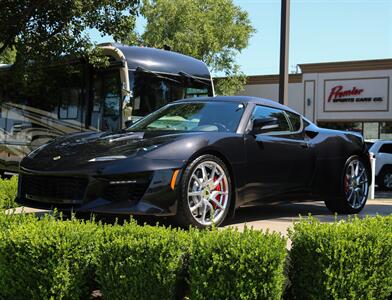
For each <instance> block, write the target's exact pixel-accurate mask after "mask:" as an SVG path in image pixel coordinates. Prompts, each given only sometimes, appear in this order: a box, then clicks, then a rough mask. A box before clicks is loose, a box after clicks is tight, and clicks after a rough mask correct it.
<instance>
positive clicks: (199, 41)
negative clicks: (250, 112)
mask: <svg viewBox="0 0 392 300" xmlns="http://www.w3.org/2000/svg"><path fill="white" fill-rule="evenodd" d="M141 14H142V16H143V17H144V18H145V19H146V20H147V25H146V28H145V31H144V32H143V33H142V34H141V35H140V37H139V40H140V42H141V43H143V44H144V45H147V46H152V47H157V48H163V46H164V45H167V46H170V47H171V49H172V50H173V51H177V52H180V53H183V54H187V55H190V56H193V57H195V58H198V59H200V60H202V61H204V62H205V63H206V64H207V65H208V66H209V68H210V70H211V71H212V72H214V73H218V74H224V76H225V77H227V79H224V80H222V79H221V80H218V82H217V84H216V91H217V93H218V94H235V93H237V92H238V91H240V90H241V89H242V88H243V85H244V84H245V76H244V75H243V73H242V72H241V71H240V68H239V66H238V65H237V64H236V61H235V59H236V55H237V54H238V53H239V52H240V51H241V50H242V49H244V48H246V47H247V46H248V42H249V38H250V37H251V35H252V34H253V33H254V32H255V29H254V28H253V27H252V25H251V23H250V20H249V16H248V13H247V12H245V11H243V10H242V9H241V8H240V7H238V6H236V5H234V4H233V1H232V0H197V1H196V0H176V1H172V0H144V1H143V5H142V8H141ZM129 37H130V38H129V39H132V41H134V40H135V35H134V33H131V34H130V35H129ZM129 39H128V40H129Z"/></svg>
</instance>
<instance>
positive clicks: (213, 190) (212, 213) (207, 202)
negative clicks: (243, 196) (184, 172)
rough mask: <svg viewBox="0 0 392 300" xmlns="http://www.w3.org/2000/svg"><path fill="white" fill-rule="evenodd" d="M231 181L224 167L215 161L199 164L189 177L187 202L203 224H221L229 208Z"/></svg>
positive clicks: (193, 213) (197, 219)
mask: <svg viewBox="0 0 392 300" xmlns="http://www.w3.org/2000/svg"><path fill="white" fill-rule="evenodd" d="M229 192H230V187H229V182H228V175H227V174H226V172H225V171H224V169H223V168H222V167H221V166H220V165H219V164H218V163H216V162H214V161H203V162H201V163H200V164H198V165H197V166H196V167H195V168H194V170H193V172H192V174H191V176H190V179H189V183H188V190H187V202H188V207H189V210H190V212H191V214H192V216H193V218H194V219H195V220H196V221H197V222H198V223H199V224H201V225H204V226H209V225H211V224H212V223H213V222H214V223H216V224H219V223H220V221H221V220H222V218H224V216H225V213H226V211H227V209H228V208H229V205H228V204H229V199H230V198H229V196H230V195H229Z"/></svg>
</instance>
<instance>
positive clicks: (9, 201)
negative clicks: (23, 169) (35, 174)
mask: <svg viewBox="0 0 392 300" xmlns="http://www.w3.org/2000/svg"><path fill="white" fill-rule="evenodd" d="M17 191H18V177H17V176H13V177H11V178H10V179H1V178H0V210H1V209H9V208H13V207H16V206H17V204H16V203H15V198H16V193H17Z"/></svg>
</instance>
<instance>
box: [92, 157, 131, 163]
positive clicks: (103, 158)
mask: <svg viewBox="0 0 392 300" xmlns="http://www.w3.org/2000/svg"><path fill="white" fill-rule="evenodd" d="M124 158H127V157H126V156H125V155H108V156H100V157H95V158H92V159H90V160H89V162H97V161H112V160H118V159H124Z"/></svg>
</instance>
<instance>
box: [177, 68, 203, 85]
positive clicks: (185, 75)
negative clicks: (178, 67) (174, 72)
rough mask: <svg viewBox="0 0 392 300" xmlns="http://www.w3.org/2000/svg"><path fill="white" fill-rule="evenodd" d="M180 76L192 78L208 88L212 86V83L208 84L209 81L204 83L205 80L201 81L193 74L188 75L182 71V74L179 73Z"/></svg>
mask: <svg viewBox="0 0 392 300" xmlns="http://www.w3.org/2000/svg"><path fill="white" fill-rule="evenodd" d="M178 74H179V75H181V76H182V77H186V78H190V79H192V80H193V81H195V82H198V83H201V84H204V85H207V86H210V85H211V82H210V81H208V82H207V81H203V80H201V79H199V78H198V77H196V76H193V75H191V74H188V73H186V72H183V71H180V72H178Z"/></svg>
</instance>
